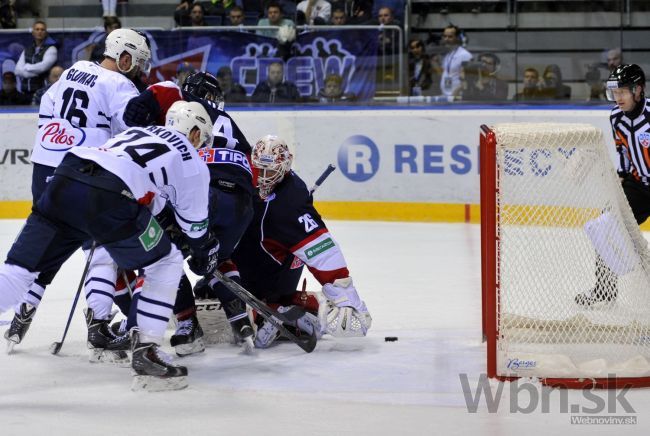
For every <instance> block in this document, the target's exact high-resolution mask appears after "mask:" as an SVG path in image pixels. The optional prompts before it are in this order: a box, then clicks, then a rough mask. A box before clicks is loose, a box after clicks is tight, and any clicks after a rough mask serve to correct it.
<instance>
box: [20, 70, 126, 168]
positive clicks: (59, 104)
mask: <svg viewBox="0 0 650 436" xmlns="http://www.w3.org/2000/svg"><path fill="white" fill-rule="evenodd" d="M138 94H139V93H138V90H137V89H136V87H135V85H134V84H133V82H131V81H130V80H129V79H128V78H127V77H126V76H124V75H123V74H121V73H117V72H115V71H110V70H107V69H106V68H103V67H101V66H99V65H97V64H95V63H92V62H88V61H79V62H76V63H75V64H74V65H73V66H72V67H70V68H68V69H67V70H65V71H64V72H63V74H61V78H60V79H59V80H58V81H57V82H56V83H55V84H54V85H52V86H51V87H50V89H48V90H47V92H46V93H45V94H44V95H43V98H42V99H41V106H40V109H39V111H38V132H37V134H36V139H35V141H34V150H33V152H32V162H35V163H38V164H42V165H47V166H50V167H56V166H58V165H59V163H61V160H62V159H63V155H64V154H65V152H66V151H68V150H69V149H71V148H72V147H75V146H79V145H83V146H86V147H100V146H102V145H103V144H104V143H105V142H106V141H107V140H108V139H109V138H111V137H112V136H115V135H117V134H118V133H120V132H123V131H124V130H126V129H127V128H128V127H127V125H126V124H125V123H124V119H123V118H124V109H125V108H126V104H127V102H128V101H129V100H130V99H131V98H133V97H135V96H137V95H138Z"/></svg>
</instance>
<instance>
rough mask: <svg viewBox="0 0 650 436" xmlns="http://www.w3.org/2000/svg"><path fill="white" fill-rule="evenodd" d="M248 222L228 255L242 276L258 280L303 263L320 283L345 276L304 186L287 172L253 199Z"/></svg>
mask: <svg viewBox="0 0 650 436" xmlns="http://www.w3.org/2000/svg"><path fill="white" fill-rule="evenodd" d="M253 209H254V213H253V219H252V221H251V224H250V225H249V226H248V229H247V230H246V232H245V233H244V236H242V239H241V240H240V242H239V245H238V246H237V248H236V249H235V252H234V253H233V260H234V261H235V263H236V264H237V266H238V268H239V271H240V273H241V275H242V278H243V279H244V280H245V281H246V280H247V279H248V280H249V281H253V280H254V279H253V278H254V277H257V278H259V280H261V281H263V280H265V278H269V277H274V276H276V275H277V274H279V273H281V272H282V271H283V270H285V269H286V266H287V265H288V264H291V268H293V269H295V268H299V267H300V266H302V265H303V264H306V265H307V268H309V270H310V271H311V272H312V274H313V275H314V277H315V278H316V279H317V280H318V281H319V282H320V283H321V284H325V283H332V282H333V281H334V280H336V279H338V278H344V277H348V276H349V272H348V268H347V264H346V262H345V259H344V258H343V254H342V252H341V250H340V247H339V245H338V244H337V243H336V241H335V240H334V238H333V237H332V235H331V234H330V232H329V230H328V229H327V227H326V226H325V223H324V222H323V220H322V218H321V216H320V214H319V213H318V211H317V210H316V209H315V208H314V204H313V199H312V196H311V195H310V194H309V190H308V189H307V186H306V185H305V182H303V181H302V179H300V177H298V175H296V174H295V173H294V172H293V171H291V172H290V173H288V174H287V175H286V176H285V178H284V180H283V181H282V182H280V184H278V186H276V188H275V189H274V191H273V193H272V194H271V195H270V196H269V197H268V198H267V199H266V200H261V199H259V198H257V200H256V201H255V202H254V205H253Z"/></svg>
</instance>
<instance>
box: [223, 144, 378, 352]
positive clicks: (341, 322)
mask: <svg viewBox="0 0 650 436" xmlns="http://www.w3.org/2000/svg"><path fill="white" fill-rule="evenodd" d="M251 159H252V164H253V168H254V169H255V170H256V174H257V186H258V189H259V198H258V199H257V200H256V201H255V202H254V205H253V209H254V215H253V221H252V222H251V224H250V226H249V227H248V229H247V230H246V232H245V233H244V236H243V237H242V239H241V241H240V243H239V245H238V246H237V248H236V249H235V252H234V253H233V260H234V261H235V263H236V264H237V266H238V267H239V271H240V274H241V280H242V285H243V286H244V287H245V288H246V289H247V290H248V291H250V292H252V293H253V294H254V295H255V296H257V297H258V298H261V299H265V300H266V301H267V302H268V303H270V304H273V303H276V304H281V305H282V307H280V308H279V309H278V310H280V311H282V310H283V309H284V308H285V306H286V305H290V304H301V305H303V306H306V308H307V309H311V311H313V312H316V313H318V319H316V317H315V316H314V315H313V314H307V315H306V317H305V318H304V319H301V320H298V325H297V327H299V328H302V329H304V330H311V329H314V328H315V329H316V330H317V334H321V333H329V334H332V335H335V336H365V334H366V332H367V331H368V329H369V328H370V325H371V322H372V319H371V317H370V314H369V312H368V309H367V308H366V305H365V303H364V302H363V301H361V299H360V298H359V295H358V294H357V291H356V289H355V287H354V284H353V283H352V278H351V277H350V273H349V271H348V268H347V264H346V262H345V259H344V258H343V253H342V252H341V248H340V246H339V244H338V243H337V242H336V241H335V240H334V237H333V236H332V234H331V233H330V232H329V230H328V229H327V227H326V226H325V223H324V222H323V220H322V219H321V217H320V215H319V214H318V211H317V210H316V209H315V208H314V205H313V199H312V196H311V194H310V192H309V190H308V189H307V187H306V186H305V183H304V182H303V181H302V180H301V179H300V177H298V175H297V174H296V173H294V172H293V171H291V163H292V161H293V156H292V155H291V153H290V152H289V148H288V147H287V144H286V143H285V142H284V141H283V140H282V139H280V138H278V137H277V136H272V135H267V136H264V137H263V138H261V139H260V140H259V141H257V143H256V144H255V146H254V147H253V152H252V158H251ZM304 265H307V268H308V269H309V271H310V272H311V273H312V274H313V275H314V277H315V278H316V280H318V281H319V282H320V284H321V285H322V286H323V288H322V291H323V296H324V297H326V299H321V301H318V302H317V301H316V299H315V298H314V297H313V296H311V297H307V295H304V294H303V295H301V293H296V289H297V287H298V281H299V280H300V276H301V274H302V269H303V267H304ZM301 297H302V298H301ZM300 300H302V302H301V301H300ZM309 333H311V331H309ZM277 337H278V332H277V330H276V328H275V327H273V326H272V325H271V324H270V323H268V322H263V323H262V325H261V326H260V328H259V329H258V331H257V335H256V337H255V346H256V347H259V348H266V347H268V346H269V345H270V344H271V343H272V342H273V341H274V340H275V339H276V338H277Z"/></svg>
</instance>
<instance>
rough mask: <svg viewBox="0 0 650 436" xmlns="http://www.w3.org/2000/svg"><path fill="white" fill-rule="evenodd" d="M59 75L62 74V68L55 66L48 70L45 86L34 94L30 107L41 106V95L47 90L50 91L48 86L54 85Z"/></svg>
mask: <svg viewBox="0 0 650 436" xmlns="http://www.w3.org/2000/svg"><path fill="white" fill-rule="evenodd" d="M61 74H63V67H60V66H58V65H55V66H53V67H52V68H51V69H50V74H49V75H48V76H47V86H44V87H43V88H41V89H39V90H38V91H36V92H35V93H34V97H33V98H32V105H34V106H40V105H41V98H43V94H45V93H46V92H47V90H48V89H50V86H52V85H54V84H55V83H56V82H57V80H59V77H61Z"/></svg>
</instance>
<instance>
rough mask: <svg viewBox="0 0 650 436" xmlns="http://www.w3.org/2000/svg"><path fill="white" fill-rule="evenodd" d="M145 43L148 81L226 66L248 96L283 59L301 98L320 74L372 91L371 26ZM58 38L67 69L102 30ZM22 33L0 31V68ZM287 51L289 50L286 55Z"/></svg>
mask: <svg viewBox="0 0 650 436" xmlns="http://www.w3.org/2000/svg"><path fill="white" fill-rule="evenodd" d="M145 33H146V34H147V36H148V37H149V39H150V42H151V51H152V71H151V74H150V76H149V83H156V82H159V81H162V80H172V79H173V78H174V77H175V76H176V72H177V69H178V66H179V65H180V64H182V63H189V64H191V65H192V66H193V67H194V68H196V69H200V70H205V71H209V72H211V73H213V74H215V73H216V72H217V70H218V69H219V68H220V67H222V66H229V67H230V68H231V70H232V71H233V78H234V81H235V82H238V83H240V84H241V85H242V87H243V88H244V89H245V91H246V94H247V95H248V96H250V95H251V94H252V93H253V90H254V89H255V87H256V86H257V84H258V83H260V82H263V81H265V80H266V79H267V69H268V65H269V64H270V63H272V62H278V61H280V62H283V64H284V67H285V68H284V74H285V80H287V81H289V82H293V83H294V84H295V85H296V87H297V88H298V91H299V93H300V95H301V97H303V98H305V99H309V98H315V97H316V96H317V95H318V92H319V91H320V90H321V89H322V88H323V87H324V79H325V77H326V76H327V75H329V74H336V75H338V76H340V77H341V78H342V79H343V91H344V92H345V93H349V94H354V95H355V96H356V97H357V99H358V100H361V101H363V100H369V99H371V98H372V96H373V95H374V92H375V77H376V66H377V41H378V37H377V35H378V33H377V30H375V29H362V30H359V29H351V30H345V31H341V30H336V31H334V30H324V31H307V32H304V33H300V34H298V35H297V37H296V41H295V42H294V43H293V45H292V46H290V47H279V46H278V41H277V40H276V39H275V38H269V37H266V36H261V35H256V34H254V33H251V32H246V31H215V30H210V31H208V30H205V31H201V30H198V31H191V30H179V31H145ZM50 36H51V37H52V38H54V39H55V40H56V41H58V42H59V45H58V49H59V62H58V63H59V65H61V66H63V67H65V68H67V67H69V66H70V65H72V64H73V63H74V62H76V61H77V60H81V59H88V58H89V56H90V52H91V51H92V48H93V47H94V45H95V44H97V42H98V41H100V40H101V39H102V38H103V32H100V31H97V32H90V31H85V32H84V31H82V32H52V33H50ZM31 40H32V39H31V35H30V34H29V33H26V32H16V33H13V32H11V33H2V34H0V47H3V48H2V49H0V62H1V63H2V71H3V72H5V71H12V70H13V67H14V65H15V63H16V62H17V61H18V58H19V57H20V54H21V53H22V51H23V50H24V47H25V46H27V45H28V44H31ZM287 53H288V54H289V55H287Z"/></svg>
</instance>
